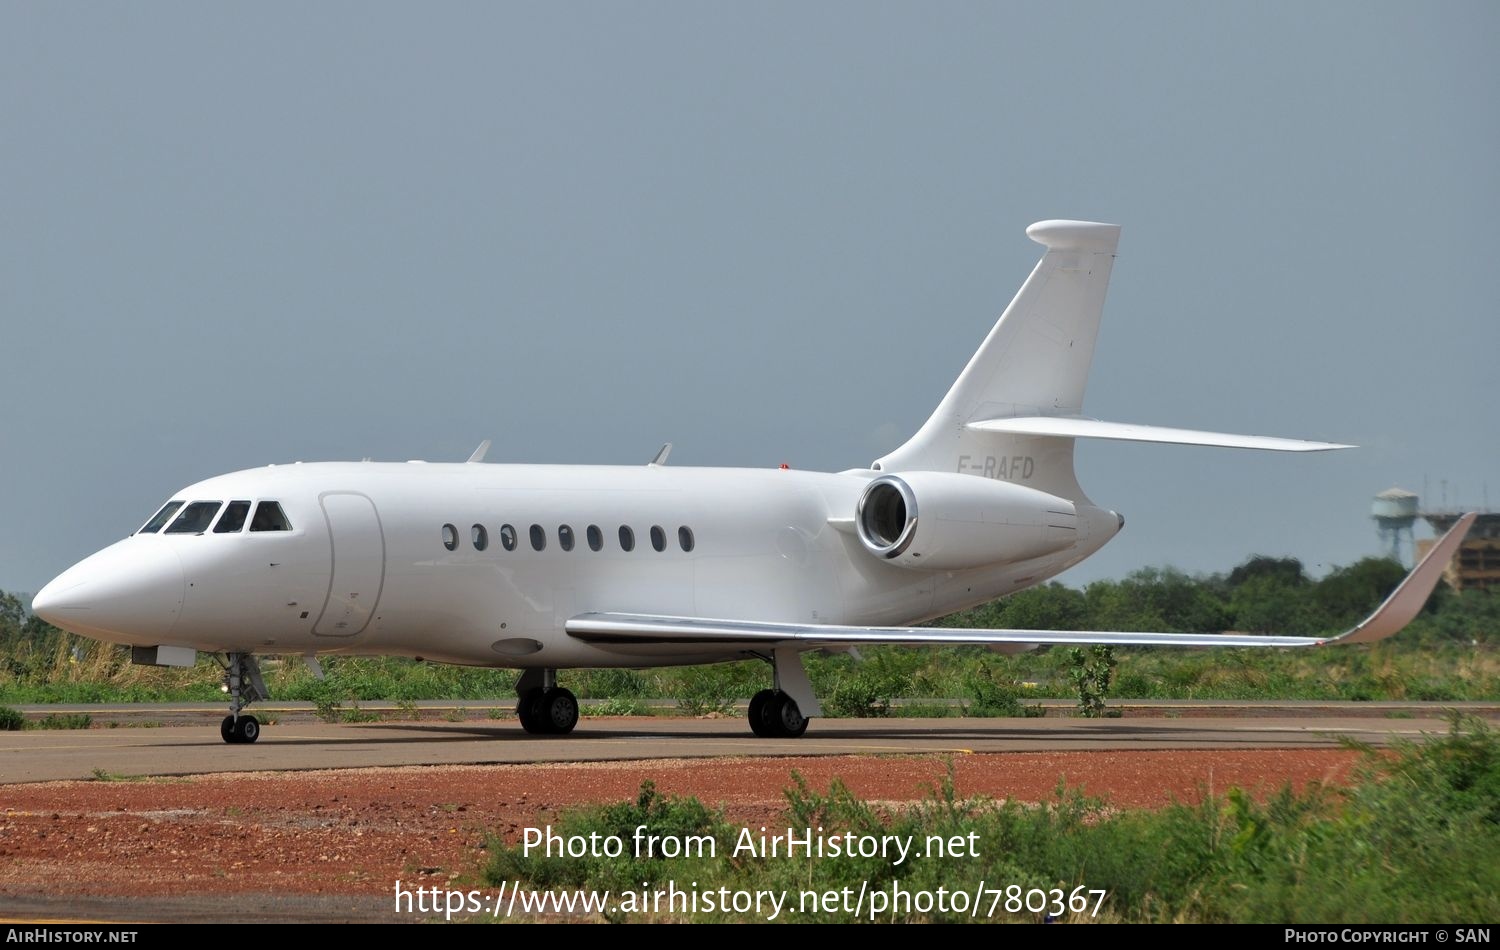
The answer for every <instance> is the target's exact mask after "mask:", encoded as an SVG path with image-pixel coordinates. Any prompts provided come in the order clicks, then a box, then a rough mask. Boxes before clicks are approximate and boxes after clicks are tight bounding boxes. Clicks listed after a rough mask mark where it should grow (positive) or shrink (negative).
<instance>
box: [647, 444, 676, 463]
mask: <svg viewBox="0 0 1500 950" xmlns="http://www.w3.org/2000/svg"><path fill="white" fill-rule="evenodd" d="M671 454H672V443H670V442H663V443H662V444H661V448H660V449H658V450H657V451H656V458H654V459H652V460H651V461H649V462H647V463H646V464H647V465H665V464H667V456H668V455H671Z"/></svg>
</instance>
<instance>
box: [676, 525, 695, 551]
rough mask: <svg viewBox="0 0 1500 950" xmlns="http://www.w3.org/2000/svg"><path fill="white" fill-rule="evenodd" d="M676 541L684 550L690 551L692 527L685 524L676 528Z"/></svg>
mask: <svg viewBox="0 0 1500 950" xmlns="http://www.w3.org/2000/svg"><path fill="white" fill-rule="evenodd" d="M677 543H678V545H680V546H681V547H682V550H683V551H684V552H686V551H691V550H692V549H693V529H692V528H689V527H688V526H687V525H683V526H682V527H680V528H678V529H677Z"/></svg>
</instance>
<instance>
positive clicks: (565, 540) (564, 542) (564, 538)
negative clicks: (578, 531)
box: [557, 524, 573, 551]
mask: <svg viewBox="0 0 1500 950" xmlns="http://www.w3.org/2000/svg"><path fill="white" fill-rule="evenodd" d="M557 544H558V546H559V547H561V548H562V549H563V550H564V551H571V550H573V529H572V528H571V527H569V526H568V525H565V524H560V525H558V526H557Z"/></svg>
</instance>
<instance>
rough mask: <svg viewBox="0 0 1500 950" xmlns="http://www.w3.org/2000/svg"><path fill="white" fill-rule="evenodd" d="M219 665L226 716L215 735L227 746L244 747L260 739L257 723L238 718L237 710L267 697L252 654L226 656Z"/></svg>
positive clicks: (245, 717)
mask: <svg viewBox="0 0 1500 950" xmlns="http://www.w3.org/2000/svg"><path fill="white" fill-rule="evenodd" d="M219 665H220V666H222V667H223V668H224V691H225V692H227V693H228V694H229V715H227V716H225V717H224V721H223V722H221V723H220V724H219V735H220V736H221V737H223V739H224V741H225V742H227V743H229V744H230V745H241V744H246V745H248V744H249V743H251V742H254V741H255V740H256V739H259V738H260V720H259V719H256V718H255V717H254V716H244V715H241V714H240V710H242V709H244V708H245V707H246V706H248V705H250V704H251V703H253V702H256V701H257V700H263V699H270V698H271V694H270V692H269V691H268V690H267V689H266V681H265V680H263V679H261V676H260V664H258V663H256V662H255V657H254V656H253V655H251V654H249V653H226V654H224V660H223V661H222V662H221V663H220V664H219Z"/></svg>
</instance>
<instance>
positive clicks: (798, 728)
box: [750, 647, 823, 739]
mask: <svg viewBox="0 0 1500 950" xmlns="http://www.w3.org/2000/svg"><path fill="white" fill-rule="evenodd" d="M757 656H759V657H760V658H761V659H763V660H765V661H766V662H767V663H769V664H771V678H772V681H773V683H774V686H773V688H771V689H763V690H761V691H760V692H758V693H756V694H755V695H754V696H752V697H750V731H751V732H753V733H755V734H756V735H757V736H760V737H761V738H762V739H795V738H797V737H798V736H800V735H802V734H803V733H804V732H806V731H807V723H808V719H809V718H810V717H812V716H821V715H822V714H823V709H822V707H821V706H820V705H819V704H818V697H817V696H816V695H815V694H814V693H813V691H812V683H811V682H809V681H808V679H807V671H805V670H804V669H802V655H801V654H800V653H798V652H797V651H796V650H795V649H793V648H790V647H778V648H777V649H776V650H775V651H773V652H772V653H770V654H757Z"/></svg>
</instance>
